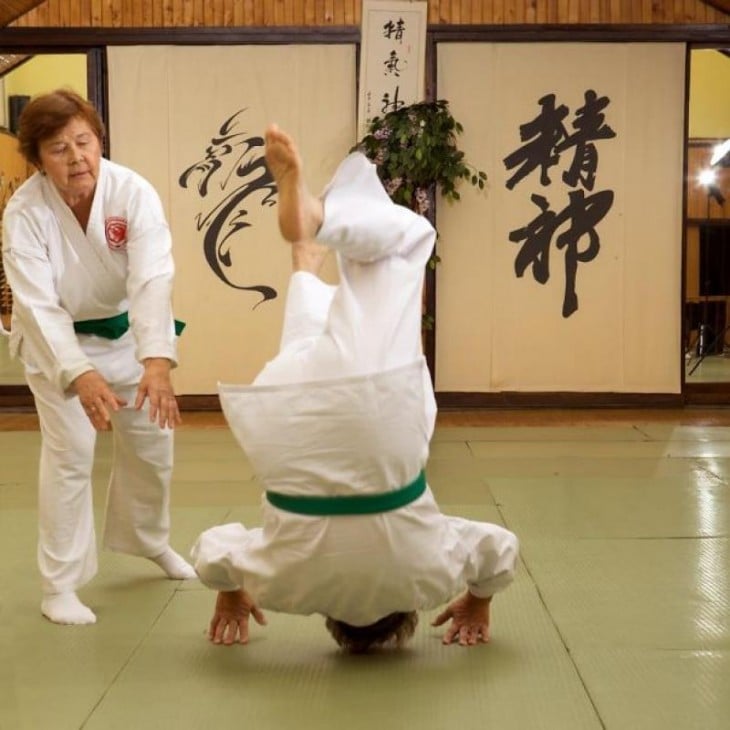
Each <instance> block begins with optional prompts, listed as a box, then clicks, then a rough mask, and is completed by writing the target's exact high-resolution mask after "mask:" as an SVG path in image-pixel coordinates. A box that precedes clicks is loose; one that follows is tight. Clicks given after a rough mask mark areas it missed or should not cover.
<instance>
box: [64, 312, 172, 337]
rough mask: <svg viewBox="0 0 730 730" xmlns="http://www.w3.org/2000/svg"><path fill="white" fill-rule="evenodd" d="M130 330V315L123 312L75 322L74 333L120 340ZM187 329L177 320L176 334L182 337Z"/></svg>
mask: <svg viewBox="0 0 730 730" xmlns="http://www.w3.org/2000/svg"><path fill="white" fill-rule="evenodd" d="M128 329H129V314H128V313H127V312H122V313H121V314H116V315H114V316H113V317H104V318H103V319H84V320H82V321H81V322H74V331H75V332H78V333H79V334H80V335H97V337H105V338H106V339H107V340H118V339H119V338H120V337H121V336H122V335H123V334H124V333H125V332H126V331H127V330H128ZM184 329H185V322H181V321H180V320H178V319H176V320H175V334H176V335H180V334H182V331H183V330H184Z"/></svg>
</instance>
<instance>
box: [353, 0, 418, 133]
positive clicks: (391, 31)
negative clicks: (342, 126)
mask: <svg viewBox="0 0 730 730" xmlns="http://www.w3.org/2000/svg"><path fill="white" fill-rule="evenodd" d="M427 22H428V3H427V2H389V0H363V4H362V28H361V56H360V93H359V99H358V101H359V103H358V119H357V122H358V125H357V128H358V139H360V138H362V137H363V136H364V135H365V134H366V127H367V124H368V122H369V121H370V120H371V119H373V118H374V117H381V116H383V115H384V114H387V113H388V112H391V111H396V110H397V109H400V108H402V107H403V106H406V105H408V104H414V103H416V102H419V101H423V97H424V81H425V68H426V24H427Z"/></svg>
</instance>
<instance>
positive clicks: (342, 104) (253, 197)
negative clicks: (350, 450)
mask: <svg viewBox="0 0 730 730" xmlns="http://www.w3.org/2000/svg"><path fill="white" fill-rule="evenodd" d="M109 119H110V124H109V127H110V129H109V132H110V140H111V158H112V159H113V160H115V161H117V162H120V163H121V164H124V165H127V166H129V167H131V168H132V169H134V170H136V171H137V172H139V173H140V174H142V175H143V176H144V177H146V178H147V179H148V180H149V181H150V182H151V183H152V184H153V185H154V186H155V188H156V189H157V191H158V192H159V193H160V196H161V197H162V201H163V205H164V207H165V210H166V212H167V215H168V218H169V222H170V226H171V229H172V235H173V246H174V249H173V252H174V256H175V262H176V269H177V275H176V281H175V296H174V304H175V316H176V317H178V318H179V319H182V320H184V321H186V322H187V325H188V326H187V328H186V330H185V333H184V335H183V336H182V337H181V339H180V343H179V350H180V361H181V364H183V365H184V366H181V367H180V368H179V370H178V371H177V372H176V388H177V391H178V392H179V393H180V394H190V395H194V394H211V393H215V392H216V383H217V381H219V380H220V381H227V382H241V383H246V382H250V381H251V379H252V378H253V377H254V375H255V374H256V373H257V372H258V371H259V370H260V368H261V367H262V366H263V364H264V363H265V362H266V361H267V360H268V359H270V358H271V357H272V356H273V355H274V354H275V353H276V351H277V349H278V343H279V336H280V333H281V323H282V317H283V304H284V299H285V296H286V289H287V282H288V279H289V275H290V272H291V266H290V251H289V247H288V246H286V245H285V244H283V243H282V242H281V238H280V236H279V232H278V227H277V224H276V212H277V211H276V200H277V196H276V189H275V186H274V185H273V181H272V179H271V177H270V176H269V173H268V171H267V169H266V167H265V165H264V164H263V133H264V130H265V128H266V125H267V124H268V123H269V122H272V121H275V122H277V123H278V124H279V125H280V126H281V127H282V128H284V129H286V130H287V131H290V132H291V133H292V134H294V135H295V136H296V138H297V140H298V142H299V143H300V146H301V148H302V153H303V157H304V159H305V160H306V162H307V177H308V180H309V181H310V184H311V185H312V187H313V189H315V190H319V189H320V188H321V186H322V185H324V184H325V183H326V182H327V180H328V179H329V177H330V175H331V174H332V172H333V171H334V169H335V167H336V166H337V164H338V163H339V162H340V160H341V159H342V157H344V155H345V154H346V153H347V152H348V150H349V148H350V147H351V146H352V144H353V143H354V141H355V132H356V127H355V49H354V46H349V45H301V46H295V45H287V46H250V47H240V46H238V47H236V46H225V47H184V46H164V47H161V46H159V47H158V46H143V47H111V48H109ZM333 273H334V265H330V266H329V269H327V270H326V271H325V275H326V276H327V275H328V274H329V275H330V276H332V275H333Z"/></svg>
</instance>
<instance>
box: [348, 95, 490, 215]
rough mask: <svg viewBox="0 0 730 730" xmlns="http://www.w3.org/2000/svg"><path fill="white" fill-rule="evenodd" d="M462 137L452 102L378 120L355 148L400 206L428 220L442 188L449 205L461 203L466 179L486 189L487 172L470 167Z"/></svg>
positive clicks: (429, 104) (414, 107)
mask: <svg viewBox="0 0 730 730" xmlns="http://www.w3.org/2000/svg"><path fill="white" fill-rule="evenodd" d="M462 132H463V127H462V126H461V124H459V122H457V121H456V120H455V119H454V118H453V117H452V116H451V112H450V111H449V103H448V102H447V101H445V100H443V99H441V100H439V101H435V102H422V103H419V104H411V105H409V106H405V107H403V108H401V109H399V110H398V111H394V112H389V113H388V114H386V115H385V116H384V117H375V118H374V119H373V120H372V121H371V122H370V124H369V125H368V134H367V135H366V136H365V137H363V139H362V140H361V141H360V143H359V144H358V145H357V147H356V149H359V150H360V151H361V152H363V153H364V154H365V155H366V156H367V157H368V158H369V159H370V160H372V161H373V162H374V163H375V165H376V167H377V170H378V175H379V176H380V179H381V181H382V183H383V186H384V187H385V189H386V191H387V192H388V195H390V197H391V199H392V200H393V201H394V202H395V203H400V204H401V205H405V206H406V207H408V208H410V209H411V210H415V211H416V212H418V213H420V214H422V215H425V214H426V213H427V211H428V210H429V209H430V208H431V201H432V200H433V197H434V194H435V191H436V190H437V189H438V190H440V192H441V195H443V196H444V197H445V198H446V199H447V200H450V201H456V200H459V199H460V195H459V191H458V190H457V188H458V186H459V185H460V183H461V181H462V180H465V181H466V182H467V183H468V184H470V185H473V186H474V187H478V188H479V189H480V190H483V189H484V185H485V182H486V179H487V175H486V173H484V172H482V171H481V170H476V169H475V168H474V167H473V166H472V165H469V164H468V163H467V162H466V161H465V160H464V153H463V152H462V151H461V150H459V148H458V147H457V144H456V141H457V140H456V138H457V135H459V134H461V133H462Z"/></svg>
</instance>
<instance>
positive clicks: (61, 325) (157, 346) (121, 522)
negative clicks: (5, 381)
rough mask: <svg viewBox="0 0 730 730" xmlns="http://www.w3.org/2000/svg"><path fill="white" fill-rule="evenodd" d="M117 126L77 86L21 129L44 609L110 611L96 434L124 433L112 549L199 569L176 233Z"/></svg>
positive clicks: (178, 570)
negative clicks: (97, 494)
mask: <svg viewBox="0 0 730 730" xmlns="http://www.w3.org/2000/svg"><path fill="white" fill-rule="evenodd" d="M103 135H104V127H103V124H102V122H101V120H100V118H99V116H98V114H97V112H96V110H95V109H94V108H93V106H91V104H89V103H88V102H87V101H86V100H84V99H83V98H81V97H80V96H78V95H77V94H75V93H74V92H72V91H68V90H58V91H54V92H51V93H49V94H44V95H42V96H38V97H36V98H34V99H32V100H31V101H30V103H29V104H28V105H27V106H26V108H25V109H24V111H23V114H22V115H21V118H20V125H19V132H18V136H19V139H20V148H21V151H22V153H23V154H24V156H25V157H26V159H28V161H29V162H31V163H32V164H33V165H35V166H36V167H37V168H38V172H37V173H36V174H35V175H33V176H32V177H31V178H30V179H28V180H27V181H26V182H25V183H24V184H23V185H22V186H21V187H20V188H19V189H18V190H17V191H16V193H15V194H14V195H13V197H12V198H11V200H10V201H9V203H8V205H7V208H6V210H5V215H4V218H3V265H4V267H5V271H6V274H7V277H8V282H9V283H10V286H11V288H12V291H13V301H14V306H13V317H12V324H11V341H10V349H11V353H13V354H15V355H17V356H18V357H19V358H20V360H21V361H22V362H23V364H24V367H25V377H26V380H27V382H28V385H29V386H30V389H31V391H32V393H33V396H34V399H35V405H36V409H37V412H38V416H39V420H40V427H41V436H42V443H41V458H40V473H39V498H38V510H39V528H40V529H39V542H38V563H39V568H40V572H41V576H42V587H43V600H42V603H41V611H42V613H43V614H44V615H45V616H46V617H47V618H48V619H50V620H51V621H53V622H55V623H60V624H88V623H94V622H95V621H96V616H95V614H94V613H93V612H92V611H91V609H90V608H88V607H87V606H85V605H84V604H83V603H82V602H81V601H80V600H79V598H78V596H77V594H76V591H77V590H78V589H79V588H81V587H82V586H83V585H84V584H86V583H87V582H88V581H89V580H90V579H91V578H92V577H93V576H94V574H95V573H96V570H97V556H96V541H95V533H94V515H93V509H92V490H91V472H92V466H93V460H94V445H95V441H96V432H97V431H103V430H108V429H110V428H111V429H112V431H113V442H114V459H113V465H112V472H111V478H110V482H109V491H108V498H107V505H106V520H105V528H104V545H105V547H107V548H109V549H111V550H116V551H120V552H124V553H128V554H131V555H138V556H143V557H146V558H150V559H151V560H153V561H155V562H156V563H157V564H158V565H159V566H160V567H161V568H162V570H163V571H164V572H165V573H166V574H167V576H168V577H170V578H175V579H186V578H191V577H194V575H195V573H194V571H193V570H192V568H191V567H190V566H189V565H188V564H187V563H186V562H185V561H184V560H183V558H181V557H180V556H179V555H178V554H177V553H176V552H174V551H173V550H172V549H171V548H170V546H169V543H168V539H169V485H170V478H171V473H172V453H173V439H172V429H174V428H175V426H176V425H178V423H179V422H180V414H179V411H178V406H177V401H176V399H175V394H174V391H173V387H172V384H171V382H170V370H171V368H172V367H174V366H175V365H176V340H175V337H176V333H175V324H174V321H173V317H172V311H171V301H170V300H171V292H172V280H173V261H172V254H171V238H170V231H169V228H168V225H167V222H166V220H165V214H164V211H163V209H162V204H161V202H160V199H159V196H158V195H157V193H156V192H155V191H154V189H153V188H152V187H151V185H150V184H149V183H148V182H147V181H146V180H144V179H143V178H141V177H140V176H139V175H137V174H136V173H134V172H133V171H131V170H129V169H126V168H124V167H121V166H120V165H117V164H114V163H112V162H110V161H109V160H106V159H102V157H101V146H102V139H103Z"/></svg>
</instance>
